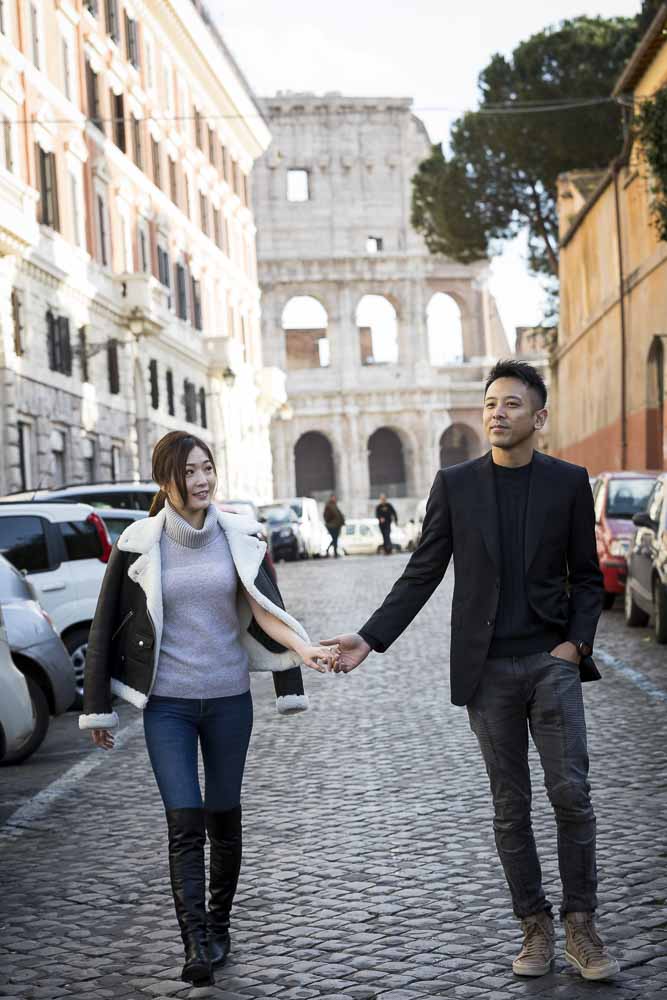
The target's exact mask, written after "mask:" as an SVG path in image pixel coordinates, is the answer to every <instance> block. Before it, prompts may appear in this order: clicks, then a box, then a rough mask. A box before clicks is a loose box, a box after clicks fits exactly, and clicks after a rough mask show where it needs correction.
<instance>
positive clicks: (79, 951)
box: [0, 556, 667, 1000]
mask: <svg viewBox="0 0 667 1000" xmlns="http://www.w3.org/2000/svg"><path fill="white" fill-rule="evenodd" d="M404 561H405V557H403V556H393V557H391V558H388V559H384V558H376V559H373V558H371V559H363V558H349V559H341V560H338V561H333V560H328V561H318V562H310V563H303V564H298V565H297V564H292V565H288V566H281V567H280V576H281V585H282V588H283V590H284V593H285V597H286V599H287V601H288V605H289V607H290V608H291V609H292V610H293V611H294V612H295V613H296V614H297V615H299V616H300V617H302V618H303V620H304V621H305V623H306V625H307V627H308V628H309V630H310V631H311V633H312V635H313V636H314V637H320V636H324V635H327V634H332V633H334V632H335V631H338V630H341V629H342V630H350V629H354V628H356V627H358V626H359V625H360V624H361V622H362V621H363V620H364V618H365V616H366V614H367V613H368V612H370V611H371V610H372V609H373V608H374V607H375V606H376V604H377V603H378V602H379V600H380V599H381V598H382V597H383V596H384V593H385V592H386V590H387V588H388V587H389V585H390V583H391V582H392V581H393V579H394V577H395V576H396V575H398V573H399V572H400V570H401V568H402V566H403V564H404ZM451 584H452V577H451V574H450V575H448V577H447V579H446V581H445V583H444V585H443V587H442V588H441V590H440V591H439V592H438V593H437V594H436V595H435V597H434V598H433V599H432V600H431V602H430V604H429V605H428V606H427V607H426V608H425V609H424V611H423V612H422V614H421V615H420V616H419V618H418V620H417V622H416V623H415V624H414V625H413V626H412V627H411V628H410V629H409V630H408V632H407V633H406V634H405V635H404V636H402V637H401V639H400V640H399V641H398V642H397V643H396V644H395V646H394V647H393V648H392V649H391V650H390V652H389V653H388V654H386V655H385V656H384V657H379V656H375V657H372V658H371V659H370V660H369V661H368V662H367V663H366V664H365V665H364V666H363V667H362V668H361V669H360V670H358V671H356V672H355V673H353V674H351V675H350V676H331V675H328V676H320V675H316V674H313V673H311V672H308V676H307V678H306V682H307V685H308V690H309V693H310V696H311V700H312V709H311V711H310V712H309V713H308V714H306V715H303V716H299V717H296V718H279V717H278V716H277V715H276V713H275V709H274V707H273V697H272V685H271V681H270V678H268V677H264V676H262V677H258V678H255V683H254V685H253V690H254V698H255V707H256V720H255V732H254V736H253V742H252V747H251V753H250V758H249V764H248V770H247V776H246V783H245V798H244V810H245V836H246V847H245V861H244V869H243V873H242V877H241V883H240V888H239V894H238V897H237V905H236V908H235V913H234V922H233V933H234V950H233V960H232V961H230V963H229V965H228V966H227V967H226V969H225V970H223V971H221V972H220V973H218V977H217V984H216V986H215V987H212V988H207V989H191V988H189V987H186V986H185V985H184V984H183V983H182V982H180V980H179V978H178V975H179V970H180V958H181V950H180V941H179V938H178V933H177V927H176V921H175V917H174V913H173V908H172V903H171V899H170V894H169V889H168V876H167V861H166V852H165V839H166V838H165V830H164V823H163V816H162V810H161V804H160V800H159V798H158V794H157V791H156V788H155V786H154V783H153V779H152V775H151V774H150V771H149V766H148V761H147V756H146V751H145V747H144V743H143V736H142V733H141V729H140V722H139V721H138V719H137V713H136V712H134V710H132V709H131V708H129V707H127V706H122V709H121V716H122V726H123V728H124V730H125V737H124V739H125V741H126V742H125V744H124V746H122V747H121V748H120V749H117V750H115V751H114V752H113V753H110V754H106V755H105V754H104V753H103V752H102V751H95V750H92V751H90V753H88V754H83V755H81V753H80V750H79V756H78V757H77V758H76V760H77V761H78V763H76V768H78V770H76V771H72V770H70V771H69V772H68V774H69V779H67V780H69V785H68V786H67V788H66V790H65V792H64V794H62V795H61V796H60V797H52V798H51V800H50V801H47V803H46V806H44V804H43V800H44V797H45V796H46V797H47V798H48V796H49V794H50V793H49V792H48V791H47V792H46V793H42V797H41V798H38V799H36V800H34V808H33V807H32V806H31V807H30V808H31V809H32V812H31V811H30V810H28V811H26V809H24V810H23V812H22V813H21V814H19V816H18V818H17V819H15V820H12V819H11V818H10V819H9V820H8V821H7V822H5V824H4V826H2V827H0V885H1V886H2V892H1V896H0V932H1V933H0V996H2V997H5V998H9V997H12V998H21V1000H29V998H45V1000H51V998H57V997H76V998H78V1000H92V998H113V1000H115V998H118V1000H123V998H128V997H132V998H137V1000H138V998H144V997H171V996H174V997H181V996H183V997H185V996H188V997H193V998H194V997H203V996H214V997H219V998H225V1000H241V998H252V997H267V998H278V1000H292V998H294V1000H298V998H303V1000H307V998H310V997H313V998H318V1000H329V998H334V997H338V998H344V997H349V998H353V1000H365V998H372V997H382V1000H419V998H427V997H445V998H462V1000H468V998H471V1000H472V998H481V1000H511V998H515V997H524V996H525V997H533V996H535V997H549V998H550V997H567V998H568V1000H579V998H584V997H589V996H595V998H596V1000H608V998H614V1000H631V998H637V1000H639V998H641V1000H652V998H656V1000H657V998H658V997H663V998H664V997H665V996H667V913H666V909H665V899H666V897H667V836H666V829H667V823H666V818H667V817H666V814H667V810H666V808H665V806H666V802H667V769H666V767H665V764H666V759H667V751H666V746H665V717H666V715H667V700H665V694H664V692H667V651H666V650H665V649H664V648H662V649H660V648H659V647H657V646H656V645H655V643H654V642H652V640H651V639H650V633H649V632H648V631H646V630H640V631H638V632H637V631H630V630H627V629H625V628H624V626H623V624H622V620H621V616H620V613H619V612H618V611H612V612H611V613H610V614H607V615H606V616H605V618H604V621H603V624H602V627H601V630H600V633H599V644H600V648H601V650H602V651H603V652H604V654H605V655H606V657H607V659H608V663H607V664H606V665H605V664H601V665H602V668H603V672H604V675H605V677H604V681H603V683H599V684H589V685H586V686H585V693H586V702H587V709H588V719H589V731H590V748H591V759H592V782H593V792H594V799H595V804H596V808H597V814H598V826H599V848H600V851H599V854H600V857H599V862H600V880H601V887H600V888H601V892H600V897H601V909H600V925H601V928H602V929H603V932H604V934H605V936H606V938H607V939H608V941H609V943H610V945H611V946H612V947H613V950H614V951H615V952H616V953H617V954H618V956H619V958H620V960H621V964H622V973H621V975H620V977H619V978H618V979H617V980H616V981H615V983H614V984H587V983H584V982H583V981H582V980H581V979H580V978H579V977H578V976H577V974H576V973H575V972H574V970H572V969H570V967H569V966H567V965H566V963H565V962H564V960H563V958H562V943H563V935H562V932H561V929H560V928H558V930H557V933H558V946H559V955H558V959H557V961H556V965H555V970H554V972H553V974H551V975H549V976H546V977H544V978H541V979H536V980H520V979H517V978H516V977H514V976H513V975H512V972H511V967H510V963H511V959H512V957H513V956H514V955H515V954H516V951H517V950H518V940H519V935H518V928H517V924H516V922H515V921H514V919H513V917H512V915H511V911H510V907H509V902H508V895H507V891H506V888H505V884H504V881H503V878H502V873H501V870H500V867H499V864H498V861H497V859H496V855H495V850H494V844H493V833H492V827H491V806H490V800H489V795H488V790H487V782H486V776H485V774H484V771H483V768H482V766H481V762H480V760H479V757H478V751H477V747H476V744H475V742H474V739H473V737H472V735H471V734H470V732H469V729H468V725H467V716H466V713H465V710H463V709H459V708H455V707H453V706H452V705H451V704H450V702H449V692H448V679H447V648H448V640H449V634H448V633H449V600H450V596H451ZM628 668H630V671H628ZM632 670H634V671H635V674H634V675H633V674H632V672H631V671H632ZM642 679H643V681H642ZM639 683H643V684H644V687H643V688H642V687H640V686H638V684H639ZM661 692H663V694H662V696H661ZM65 724H66V725H69V726H71V729H72V740H73V741H74V740H75V739H76V740H78V736H75V732H74V731H75V727H76V717H75V716H70V717H68V719H67V720H65ZM128 727H129V728H128ZM35 763H36V764H37V763H38V757H36V758H35ZM69 763H70V762H69V761H68V766H69ZM93 764H94V765H95V766H94V767H92V766H91V765H93ZM23 766H24V767H29V766H30V764H26V765H23ZM20 770H21V769H19V768H12V769H5V770H3V771H0V782H2V787H3V788H4V789H5V790H6V789H8V788H9V789H11V788H12V787H13V788H14V792H13V793H11V791H10V796H11V797H12V798H14V797H15V794H16V787H17V786H16V785H14V786H12V780H13V778H12V774H14V775H18V773H19V772H20ZM15 815H16V814H15ZM535 826H536V834H537V838H538V843H539V845H540V848H541V851H542V856H543V861H544V874H545V880H546V883H547V885H548V889H549V892H550V894H551V896H552V898H553V899H554V902H556V903H557V902H558V894H559V886H558V879H557V870H556V867H555V864H554V859H555V855H556V850H555V830H554V823H553V818H552V814H551V812H550V809H549V807H548V804H547V803H546V801H545V795H544V790H543V787H542V782H541V780H540V778H539V777H537V772H536V781H535Z"/></svg>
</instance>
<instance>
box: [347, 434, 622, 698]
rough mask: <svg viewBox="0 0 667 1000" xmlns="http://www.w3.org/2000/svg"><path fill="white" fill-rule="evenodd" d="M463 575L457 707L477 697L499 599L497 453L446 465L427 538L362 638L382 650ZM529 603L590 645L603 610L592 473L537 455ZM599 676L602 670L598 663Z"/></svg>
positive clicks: (529, 528)
mask: <svg viewBox="0 0 667 1000" xmlns="http://www.w3.org/2000/svg"><path fill="white" fill-rule="evenodd" d="M452 556H453V557H454V566H455V570H456V576H455V582H454V599H453V602H452V622H451V632H452V637H451V656H450V666H451V690H452V701H453V702H454V704H455V705H465V704H467V703H468V702H469V701H470V699H471V698H472V696H473V694H474V693H475V689H476V688H477V685H478V683H479V679H480V676H481V673H482V670H483V668H484V663H485V661H486V658H487V655H488V651H489V645H490V643H491V639H492V637H493V629H494V624H495V617H496V610H497V607H498V596H499V593H500V539H499V528H498V509H497V502H496V491H495V481H494V474H493V464H492V458H491V452H488V453H487V454H486V455H484V456H483V457H482V458H478V459H475V460H473V461H471V462H464V463H463V464H462V465H454V466H451V467H450V468H448V469H441V470H440V472H438V474H437V476H436V477H435V481H434V483H433V486H432V488H431V494H430V496H429V499H428V504H427V507H426V517H425V518H424V525H423V529H422V537H421V541H420V543H419V546H418V547H417V549H416V551H415V552H414V553H413V555H412V558H411V559H410V562H409V563H408V565H407V566H406V568H405V570H404V572H403V575H402V576H401V577H400V578H399V579H398V580H397V581H396V583H395V584H394V586H393V588H392V590H391V591H390V593H389V594H388V595H387V597H386V599H385V601H384V603H383V604H382V606H381V607H380V608H379V609H378V610H377V611H376V612H375V614H373V615H372V616H371V617H370V618H369V619H368V621H367V622H366V624H365V625H364V626H363V628H361V629H360V630H359V631H360V634H361V635H362V636H363V638H364V639H366V641H367V642H368V643H369V645H371V646H372V648H373V649H375V650H376V651H377V652H384V651H385V650H386V649H388V648H389V646H390V645H391V644H392V642H393V641H394V640H395V639H397V638H398V636H399V635H400V634H401V633H402V632H403V630H404V629H405V628H407V626H408V625H409V624H410V622H411V621H412V619H413V618H414V617H415V615H416V614H417V613H418V612H419V611H420V610H421V608H422V607H423V606H424V604H425V603H426V601H427V600H428V599H429V597H430V596H431V594H432V593H433V591H434V590H435V589H436V587H437V586H438V584H439V583H440V581H441V580H442V578H443V576H444V574H445V570H446V569H447V566H448V564H449V560H450V558H451V557H452ZM525 569H526V578H527V591H528V600H529V601H530V605H531V607H532V609H533V611H534V612H535V613H536V614H537V615H538V617H539V618H540V619H541V620H542V621H543V622H544V623H545V625H547V626H549V627H551V628H553V629H560V630H562V633H563V636H564V638H565V639H571V640H575V641H576V640H579V639H583V640H585V641H586V642H587V643H589V644H590V645H591V646H592V645H593V641H594V638H595V629H596V627H597V622H598V618H599V617H600V613H601V611H602V594H603V588H602V574H601V572H600V567H599V565H598V558H597V551H596V545H595V515H594V511H593V496H592V493H591V489H590V485H589V480H588V473H587V471H586V469H583V468H581V467H580V466H578V465H571V464H570V463H569V462H563V461H560V460H559V459H556V458H552V457H551V456H549V455H543V454H541V453H540V452H535V456H534V462H533V470H532V473H531V480H530V492H529V496H528V507H527V512H526V540H525ZM592 669H593V670H595V667H594V665H593V667H592Z"/></svg>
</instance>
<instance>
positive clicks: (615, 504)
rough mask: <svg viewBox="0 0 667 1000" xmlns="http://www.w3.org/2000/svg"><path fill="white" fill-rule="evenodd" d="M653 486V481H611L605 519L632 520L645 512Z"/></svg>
mask: <svg viewBox="0 0 667 1000" xmlns="http://www.w3.org/2000/svg"><path fill="white" fill-rule="evenodd" d="M654 485H655V480H653V479H612V480H611V481H610V483H609V491H608V493H607V517H621V518H625V519H626V520H628V521H629V520H632V517H633V515H634V514H640V513H641V512H642V511H644V510H646V505H647V504H648V499H649V497H650V495H651V493H652V491H653V487H654Z"/></svg>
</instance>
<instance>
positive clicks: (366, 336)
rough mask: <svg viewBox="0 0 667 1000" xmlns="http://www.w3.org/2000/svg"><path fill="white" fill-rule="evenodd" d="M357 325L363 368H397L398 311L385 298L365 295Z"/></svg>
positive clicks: (358, 313)
mask: <svg viewBox="0 0 667 1000" xmlns="http://www.w3.org/2000/svg"><path fill="white" fill-rule="evenodd" d="M356 321H357V328H358V330H359V350H360V352H361V363H362V365H382V364H385V365H386V364H396V362H397V361H398V331H397V324H396V310H395V309H394V307H393V305H392V304H391V302H390V301H389V299H386V298H385V297H384V296H383V295H364V297H363V298H362V299H361V301H360V302H359V305H358V306H357V314H356Z"/></svg>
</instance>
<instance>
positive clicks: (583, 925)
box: [565, 913, 619, 979]
mask: <svg viewBox="0 0 667 1000" xmlns="http://www.w3.org/2000/svg"><path fill="white" fill-rule="evenodd" d="M565 958H566V959H567V960H568V962H569V963H570V965H573V966H574V967H575V969H578V970H579V972H580V973H581V975H582V976H583V977H584V979H613V978H614V976H615V975H617V973H618V971H619V968H618V962H617V961H616V959H615V958H611V957H610V956H609V955H608V954H607V951H606V949H605V946H604V944H603V943H602V940H601V938H600V936H599V934H598V933H597V931H596V930H595V917H594V916H593V914H592V913H566V914H565Z"/></svg>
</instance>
